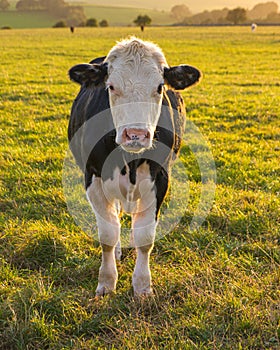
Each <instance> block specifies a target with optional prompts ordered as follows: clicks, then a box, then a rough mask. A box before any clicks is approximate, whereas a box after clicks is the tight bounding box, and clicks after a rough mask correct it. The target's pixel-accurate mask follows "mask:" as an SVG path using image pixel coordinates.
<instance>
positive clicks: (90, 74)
mask: <svg viewBox="0 0 280 350" xmlns="http://www.w3.org/2000/svg"><path fill="white" fill-rule="evenodd" d="M69 76H70V79H71V80H73V81H75V82H76V83H78V84H81V85H83V84H85V85H86V86H89V85H95V86H97V85H99V84H101V83H102V82H104V80H105V77H106V76H107V64H106V63H102V64H88V63H84V64H77V65H76V66H74V67H72V68H71V69H70V70H69Z"/></svg>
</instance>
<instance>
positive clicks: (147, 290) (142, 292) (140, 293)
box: [134, 288, 154, 299]
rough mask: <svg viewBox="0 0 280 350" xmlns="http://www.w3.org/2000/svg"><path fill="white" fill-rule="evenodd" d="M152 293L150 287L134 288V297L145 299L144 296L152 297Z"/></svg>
mask: <svg viewBox="0 0 280 350" xmlns="http://www.w3.org/2000/svg"><path fill="white" fill-rule="evenodd" d="M153 296H154V293H153V290H152V288H145V289H142V290H138V291H137V290H134V297H135V298H136V299H145V298H149V297H153Z"/></svg>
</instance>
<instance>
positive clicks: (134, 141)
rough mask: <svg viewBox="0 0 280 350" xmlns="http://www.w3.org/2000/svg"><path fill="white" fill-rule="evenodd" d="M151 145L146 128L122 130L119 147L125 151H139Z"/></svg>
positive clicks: (149, 135) (149, 134)
mask: <svg viewBox="0 0 280 350" xmlns="http://www.w3.org/2000/svg"><path fill="white" fill-rule="evenodd" d="M151 146H152V140H151V133H150V131H149V130H147V129H140V128H125V129H124V130H123V132H122V137H121V147H122V148H123V149H124V150H125V151H127V152H134V153H139V152H143V151H144V150H145V149H148V148H150V147H151Z"/></svg>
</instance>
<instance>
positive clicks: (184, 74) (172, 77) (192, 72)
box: [164, 65, 202, 90]
mask: <svg viewBox="0 0 280 350" xmlns="http://www.w3.org/2000/svg"><path fill="white" fill-rule="evenodd" d="M201 76H202V74H201V72H200V71H199V70H198V69H197V68H195V67H192V66H188V65H180V66H174V67H169V68H168V67H165V68H164V78H165V80H166V81H167V83H168V84H169V85H170V86H172V87H173V88H174V89H175V90H184V89H185V88H187V87H189V86H191V85H193V84H196V83H198V82H199V80H200V79H201Z"/></svg>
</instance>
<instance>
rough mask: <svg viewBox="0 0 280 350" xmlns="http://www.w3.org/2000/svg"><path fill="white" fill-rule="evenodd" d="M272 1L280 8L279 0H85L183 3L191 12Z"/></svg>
mask: <svg viewBox="0 0 280 350" xmlns="http://www.w3.org/2000/svg"><path fill="white" fill-rule="evenodd" d="M268 1H274V2H276V3H277V4H278V7H279V10H280V0H195V1H194V0H85V1H84V2H91V3H92V4H95V5H105V6H125V7H126V6H131V7H138V8H153V9H158V10H166V11H167V10H168V11H169V10H170V9H171V8H172V7H173V6H174V5H178V4H185V5H186V6H188V8H189V9H190V10H191V11H192V12H193V13H197V12H201V11H203V10H214V9H222V8H224V7H228V8H230V9H232V8H235V7H238V6H240V7H244V8H246V9H252V8H253V7H254V6H255V5H256V4H258V3H262V2H268Z"/></svg>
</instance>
